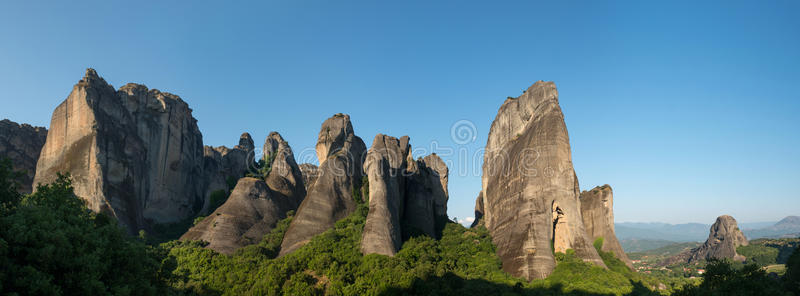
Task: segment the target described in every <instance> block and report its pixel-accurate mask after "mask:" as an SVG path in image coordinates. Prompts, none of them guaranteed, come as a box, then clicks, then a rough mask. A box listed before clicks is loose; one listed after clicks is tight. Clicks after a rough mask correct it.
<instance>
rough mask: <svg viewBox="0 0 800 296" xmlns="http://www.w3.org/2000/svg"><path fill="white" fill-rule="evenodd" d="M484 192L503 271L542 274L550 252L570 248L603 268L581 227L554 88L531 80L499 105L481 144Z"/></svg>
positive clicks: (485, 218) (551, 261)
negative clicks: (483, 150) (522, 88)
mask: <svg viewBox="0 0 800 296" xmlns="http://www.w3.org/2000/svg"><path fill="white" fill-rule="evenodd" d="M482 192H483V196H482V197H483V208H484V216H483V221H484V223H485V224H486V227H487V228H488V229H489V231H490V232H491V234H492V238H493V241H494V243H495V245H496V246H497V253H498V255H499V256H500V258H501V259H502V261H503V269H504V270H505V271H506V272H509V273H510V274H512V275H514V276H521V277H524V278H527V279H535V278H544V277H547V276H548V275H549V274H550V273H551V272H552V270H553V268H554V267H555V259H554V256H553V249H554V250H555V251H556V252H565V251H566V250H567V249H574V250H575V252H576V254H577V255H578V256H579V257H580V258H583V259H584V260H585V261H589V262H593V263H595V264H597V265H601V266H604V264H603V262H602V260H601V259H600V256H599V255H598V254H597V251H596V250H595V249H594V247H593V246H592V242H591V240H590V239H589V237H588V235H587V234H586V230H585V229H584V226H583V218H582V215H581V210H580V201H579V200H578V196H579V194H580V192H579V187H578V180H577V177H576V176H575V171H574V169H573V167H572V156H571V150H570V145H569V135H568V133H567V128H566V125H565V124H564V115H563V114H562V113H561V108H560V106H559V104H558V92H557V91H556V86H555V84H554V83H552V82H541V81H540V82H537V83H535V84H534V85H532V86H531V87H529V88H528V89H527V91H526V92H525V93H524V94H522V96H520V97H518V98H508V99H507V100H506V101H505V102H504V103H503V105H502V106H501V107H500V110H499V111H498V112H497V117H496V118H495V120H494V122H493V123H492V127H491V129H490V131H489V138H488V140H487V143H486V152H485V154H484V165H483V176H482Z"/></svg>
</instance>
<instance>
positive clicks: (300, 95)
mask: <svg viewBox="0 0 800 296" xmlns="http://www.w3.org/2000/svg"><path fill="white" fill-rule="evenodd" d="M33 2H35V1H5V2H2V3H0V89H2V90H3V91H2V94H1V95H0V106H2V107H1V108H0V118H9V119H11V120H14V121H17V122H27V123H31V124H34V125H41V126H47V125H49V117H50V114H51V112H52V110H53V109H54V108H55V107H56V106H57V105H58V104H59V103H60V102H61V101H62V100H63V99H64V98H66V96H67V95H68V93H69V91H70V90H71V87H72V85H73V84H74V83H76V82H77V81H78V80H79V79H80V78H81V77H82V76H83V73H84V69H85V68H87V67H93V68H95V69H97V71H98V72H99V74H100V75H101V76H103V77H104V78H105V79H106V80H107V81H108V82H109V83H111V84H113V85H114V86H115V87H119V86H121V85H124V84H125V83H127V82H137V83H143V84H146V85H147V86H148V87H151V88H158V89H160V90H162V91H168V92H172V93H175V94H178V95H180V96H181V97H183V98H184V100H186V101H187V102H188V103H189V104H190V106H191V107H192V108H193V109H194V116H195V117H196V118H197V119H198V121H199V122H198V124H199V126H200V129H201V131H202V132H203V137H204V141H205V143H206V144H208V145H215V146H216V145H228V146H231V145H234V144H235V143H236V142H237V140H238V136H239V134H240V133H242V132H244V131H248V132H250V133H251V134H253V136H254V137H255V138H256V141H257V145H259V144H260V143H261V142H262V141H263V139H264V138H265V137H266V135H267V134H268V133H269V131H272V130H276V131H279V132H280V133H281V134H282V135H283V136H284V137H285V138H286V139H287V140H288V141H289V142H290V144H291V145H292V147H293V149H294V150H295V153H296V154H298V155H296V156H297V158H299V159H298V160H299V161H302V160H306V159H308V157H307V155H308V153H307V150H306V148H313V146H314V143H315V141H316V135H317V133H318V131H319V126H320V124H321V123H322V121H323V120H325V119H326V118H327V117H329V116H331V115H332V114H334V113H338V112H343V113H348V114H350V115H351V118H352V120H353V124H354V127H355V130H356V133H357V134H358V135H359V136H361V137H362V138H363V139H364V141H365V142H366V143H367V144H368V145H369V144H371V143H372V138H373V137H374V136H375V134H377V133H385V134H389V135H394V136H401V135H409V136H410V137H411V142H412V145H413V146H414V149H416V150H417V151H418V152H423V149H420V148H422V147H424V148H425V150H427V151H430V150H431V148H432V147H433V150H440V148H447V147H449V148H452V151H453V153H451V154H450V155H443V156H444V158H445V160H446V161H448V162H450V163H452V164H453V166H452V167H451V168H450V169H451V176H450V202H449V213H450V215H451V216H456V217H458V218H460V219H463V218H466V217H469V216H472V215H473V213H472V209H473V206H474V198H475V196H476V195H477V193H478V191H479V190H480V175H479V174H478V173H479V172H480V163H479V161H474V160H472V159H473V157H474V156H473V155H475V154H476V153H479V149H480V148H481V147H483V146H484V145H485V143H486V137H487V133H488V131H489V126H490V124H491V122H492V120H493V118H494V116H495V115H496V113H497V109H498V107H499V106H500V104H501V103H502V102H503V100H504V99H505V98H506V97H507V96H517V95H519V94H520V93H521V92H522V90H523V89H525V88H527V87H528V86H529V85H531V84H532V83H534V82H535V81H537V80H548V81H555V82H556V84H557V86H558V89H559V94H560V102H561V106H562V109H563V111H564V114H565V117H566V123H567V127H568V129H569V133H570V138H571V144H572V151H573V161H574V164H575V169H576V171H577V174H578V178H579V180H580V183H581V188H582V189H590V188H592V187H594V186H596V185H602V184H605V183H608V184H611V185H612V187H613V188H614V191H615V214H616V219H617V221H663V222H670V223H684V222H702V223H712V222H713V221H714V218H715V217H717V216H719V215H721V214H730V215H733V216H734V217H736V218H737V219H738V220H739V221H740V222H755V221H776V220H778V219H780V218H782V217H783V216H786V215H798V214H800V196H798V195H799V194H798V193H797V192H800V191H799V190H798V188H796V187H798V185H800V182H798V181H800V171H799V170H798V168H799V167H800V153H798V148H797V147H798V144H800V132H798V128H800V116H798V114H800V92H798V86H800V20H799V18H797V17H796V14H797V12H798V11H800V3H798V2H796V1H764V2H763V3H761V2H756V1H750V2H739V1H720V2H706V3H695V2H696V1H687V2H679V1H658V2H656V1H631V2H606V1H548V2H539V3H537V2H533V1H519V2H513V1H509V2H503V3H500V4H498V3H491V4H490V3H489V2H484V1H482V2H467V1H441V2H440V1H395V2H392V3H376V2H377V1H318V2H317V1H280V2H272V1H269V2H267V1H262V2H259V3H243V2H240V3H236V4H231V3H228V2H222V1H209V2H178V1H159V2H169V3H158V2H151V3H137V4H130V5H128V4H124V3H123V2H118V1H81V3H73V2H66V1H54V2H53V3H44V2H42V3H39V2H38V1H36V2H37V3H33ZM400 2H402V3H400ZM431 2H434V3H431ZM550 2H558V3H550ZM460 120H468V121H470V122H471V123H472V124H474V126H475V131H476V133H475V136H476V137H475V140H474V142H472V141H470V142H468V143H464V144H462V142H455V141H454V140H453V139H451V127H452V126H453V125H454V124H455V123H456V122H459V121H460ZM439 152H440V154H442V152H445V153H443V154H448V153H449V152H448V151H447V150H440V151H439ZM462 153H463V154H464V155H467V156H465V157H461V156H459V154H462ZM299 154H303V155H299ZM478 159H479V158H478Z"/></svg>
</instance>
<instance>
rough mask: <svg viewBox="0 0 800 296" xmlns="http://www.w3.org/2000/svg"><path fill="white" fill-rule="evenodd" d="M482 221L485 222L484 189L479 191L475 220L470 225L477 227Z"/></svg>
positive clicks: (476, 200)
mask: <svg viewBox="0 0 800 296" xmlns="http://www.w3.org/2000/svg"><path fill="white" fill-rule="evenodd" d="M481 222H483V191H481V192H478V197H476V198H475V220H473V221H472V225H470V226H469V227H470V228H473V227H477V226H478V225H481V224H482V223H481Z"/></svg>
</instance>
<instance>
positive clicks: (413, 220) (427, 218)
mask: <svg viewBox="0 0 800 296" xmlns="http://www.w3.org/2000/svg"><path fill="white" fill-rule="evenodd" d="M409 153H410V151H409ZM448 174H449V172H448V169H447V165H446V164H445V163H444V161H442V159H441V158H439V156H438V155H436V154H430V155H428V156H425V157H424V158H420V159H417V160H416V161H411V162H410V165H409V171H408V172H407V174H406V175H407V177H406V180H405V183H406V187H405V195H406V196H405V203H404V204H405V206H404V211H403V222H402V223H401V224H402V225H403V233H404V234H403V237H404V238H407V237H409V236H413V235H417V234H425V235H428V236H430V237H433V238H439V236H440V235H441V230H442V228H443V227H444V222H446V221H447V219H448V218H447V200H448V198H449V194H448V190H447V181H448V180H447V179H448ZM371 190H372V189H371V187H370V191H371ZM370 196H371V194H370ZM370 205H371V203H370Z"/></svg>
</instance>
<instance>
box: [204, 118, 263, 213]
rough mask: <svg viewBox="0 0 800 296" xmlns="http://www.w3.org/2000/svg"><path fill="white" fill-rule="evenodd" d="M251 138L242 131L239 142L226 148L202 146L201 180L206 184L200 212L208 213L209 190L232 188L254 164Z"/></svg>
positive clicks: (253, 147)
mask: <svg viewBox="0 0 800 296" xmlns="http://www.w3.org/2000/svg"><path fill="white" fill-rule="evenodd" d="M254 149H255V145H254V144H253V138H252V137H250V134H249V133H243V134H242V135H241V136H240V137H239V144H238V145H236V146H233V148H228V147H225V146H219V147H211V146H204V147H203V157H204V162H203V173H204V177H203V180H204V182H205V186H206V192H205V194H204V197H206V201H205V203H204V204H203V209H202V211H201V213H208V212H209V211H210V210H213V209H209V208H208V206H209V205H210V203H209V200H208V198H209V197H210V195H211V192H214V191H216V190H225V191H229V190H233V187H234V186H236V182H237V180H239V178H241V177H244V175H245V173H247V172H248V170H250V169H251V168H252V167H253V165H254V161H253V160H254Z"/></svg>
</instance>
